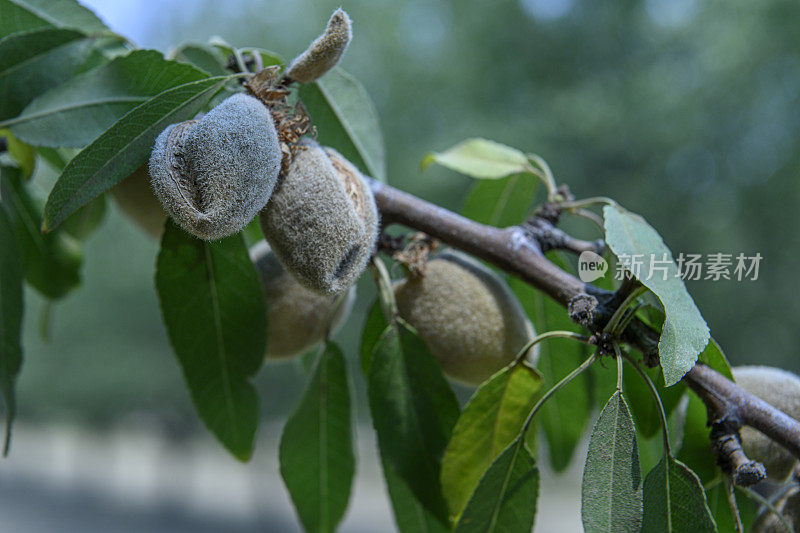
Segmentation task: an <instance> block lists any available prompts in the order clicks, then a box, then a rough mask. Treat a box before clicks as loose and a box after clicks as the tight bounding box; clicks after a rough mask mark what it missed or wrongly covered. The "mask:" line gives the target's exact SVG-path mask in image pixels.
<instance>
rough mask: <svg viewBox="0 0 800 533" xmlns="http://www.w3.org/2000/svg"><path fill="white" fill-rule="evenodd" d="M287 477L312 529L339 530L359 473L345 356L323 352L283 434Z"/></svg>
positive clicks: (329, 349) (282, 454)
mask: <svg viewBox="0 0 800 533" xmlns="http://www.w3.org/2000/svg"><path fill="white" fill-rule="evenodd" d="M280 462H281V476H282V477H283V481H284V483H286V487H287V488H288V489H289V494H290V495H291V496H292V501H293V502H294V506H295V508H296V509H297V514H298V515H299V516H300V521H301V522H302V523H303V526H304V527H305V530H306V531H309V532H333V531H334V530H335V529H336V525H337V524H338V523H339V521H340V520H341V519H342V516H344V512H345V509H347V502H348V500H349V499H350V489H351V487H352V483H353V473H354V472H355V455H354V453H353V423H352V420H351V414H350V390H349V387H348V384H347V369H346V367H345V360H344V355H342V352H341V350H340V349H339V348H338V347H337V346H336V345H335V344H328V345H327V346H325V347H324V349H323V350H321V351H320V354H319V358H318V359H317V363H316V365H315V367H314V369H313V372H312V374H311V377H310V379H309V381H308V385H307V386H306V389H305V391H304V392H303V397H302V398H301V399H300V403H299V405H298V406H297V408H296V409H295V410H294V412H293V413H292V415H291V416H290V417H289V420H288V421H287V422H286V427H285V428H284V430H283V435H282V436H281V444H280Z"/></svg>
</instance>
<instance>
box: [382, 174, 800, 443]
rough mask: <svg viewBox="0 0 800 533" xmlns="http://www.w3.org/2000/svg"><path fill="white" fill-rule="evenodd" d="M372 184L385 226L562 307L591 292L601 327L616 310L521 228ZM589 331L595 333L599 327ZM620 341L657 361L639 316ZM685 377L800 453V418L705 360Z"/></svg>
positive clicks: (708, 400) (654, 340) (707, 397)
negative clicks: (482, 264) (489, 268)
mask: <svg viewBox="0 0 800 533" xmlns="http://www.w3.org/2000/svg"><path fill="white" fill-rule="evenodd" d="M369 183H370V186H371V188H372V191H373V193H374V194H375V200H376V202H377V204H378V210H379V211H380V213H381V219H382V221H383V223H384V225H385V226H388V225H390V224H394V223H396V224H402V225H404V226H407V227H409V228H413V229H416V230H419V231H423V232H425V233H427V234H428V235H430V236H431V237H434V238H436V239H438V240H440V241H442V242H443V243H445V244H448V245H450V246H453V247H455V248H459V249H461V250H463V251H464V252H467V253H469V254H472V255H474V256H475V257H478V258H480V259H483V260H485V261H487V262H489V263H491V264H493V265H494V266H496V267H498V268H500V269H502V270H505V271H506V272H508V273H510V274H512V275H514V276H517V277H518V278H520V279H522V280H523V281H525V282H527V283H530V284H531V285H532V286H533V287H535V288H537V289H539V290H541V291H542V292H543V293H544V294H546V295H547V296H549V297H550V298H552V299H553V300H555V301H556V302H558V303H559V304H561V305H563V306H564V307H566V306H568V305H569V303H570V301H572V299H573V298H575V297H576V296H579V295H591V296H593V297H594V298H595V300H596V301H597V305H596V308H595V309H594V310H593V313H592V316H593V318H594V320H596V321H597V322H596V324H598V325H599V326H600V329H601V328H602V326H603V325H604V324H605V322H606V321H607V320H608V319H610V318H611V315H612V314H613V313H614V310H615V309H616V307H615V306H611V305H609V303H610V302H611V300H613V294H614V293H610V292H609V291H604V290H602V289H599V288H598V287H595V286H593V285H591V284H587V283H583V282H582V281H581V280H579V279H578V278H576V277H575V276H573V275H572V274H570V273H569V272H566V271H564V270H562V269H561V268H559V267H558V266H556V265H555V264H553V263H552V262H550V261H549V260H548V259H547V258H546V257H545V256H544V254H542V251H541V248H540V247H539V244H538V243H537V242H535V241H532V240H531V239H530V238H529V237H528V236H527V235H526V233H525V231H524V230H523V229H522V228H520V227H518V226H512V227H510V228H504V229H500V228H495V227H492V226H486V225H484V224H479V223H477V222H475V221H472V220H469V219H467V218H465V217H462V216H460V215H457V214H455V213H453V212H452V211H448V210H447V209H444V208H442V207H439V206H437V205H435V204H432V203H430V202H427V201H425V200H422V199H420V198H417V197H415V196H413V195H411V194H408V193H405V192H402V191H400V190H398V189H395V188H394V187H390V186H389V185H386V184H383V183H380V182H378V181H375V180H369ZM595 200H596V201H595V202H594V203H609V202H610V200H608V199H606V198H600V199H595ZM588 204H589V202H587V201H581V202H571V203H570V202H565V203H564V204H562V206H563V207H565V208H566V207H573V208H578V207H583V206H584V205H588ZM589 330H590V331H593V332H594V331H597V330H598V327H597V326H594V327H590V328H589ZM621 340H622V341H623V342H625V343H628V344H630V345H631V346H633V347H635V348H636V349H637V350H638V351H640V352H641V353H642V354H644V356H645V362H647V364H648V365H653V364H655V363H657V361H658V341H659V333H658V332H657V331H655V330H654V329H653V328H652V327H650V326H649V325H647V324H645V323H644V322H643V321H642V320H640V319H639V318H634V319H633V320H632V321H631V323H630V325H629V326H628V327H627V328H626V329H625V331H624V332H623V333H622V335H621ZM683 382H684V383H685V384H687V385H688V386H689V387H691V388H692V389H693V390H694V391H695V392H696V393H697V394H698V396H699V397H700V399H701V400H703V402H704V403H705V404H706V405H712V406H713V405H719V406H721V408H722V409H723V411H720V412H730V413H731V414H735V415H738V417H739V419H740V420H741V421H742V423H744V424H747V425H749V426H752V427H754V428H756V429H757V430H759V431H761V432H762V433H763V434H765V435H766V436H767V437H769V438H771V439H772V440H774V441H775V442H777V443H778V444H781V445H782V446H784V447H785V448H786V449H788V450H790V451H791V452H792V454H793V455H794V456H795V457H798V458H800V422H798V421H797V420H795V419H793V418H791V417H789V416H787V415H786V414H784V413H782V412H781V411H779V410H778V409H775V408H774V407H772V406H771V405H769V404H768V403H766V402H764V401H762V400H759V399H758V398H756V397H755V396H753V395H752V394H750V393H748V392H747V391H745V390H744V389H742V388H741V387H738V386H737V385H736V384H735V383H733V382H732V381H730V380H729V379H727V378H725V377H724V376H723V375H722V374H720V373H719V372H716V371H715V370H713V369H711V368H709V367H707V366H705V365H703V364H696V365H695V366H694V367H693V368H692V369H691V370H689V372H687V374H686V375H685V376H684V377H683ZM726 410H727V411H726Z"/></svg>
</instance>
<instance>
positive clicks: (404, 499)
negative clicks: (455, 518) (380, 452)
mask: <svg viewBox="0 0 800 533" xmlns="http://www.w3.org/2000/svg"><path fill="white" fill-rule="evenodd" d="M381 465H382V466H383V475H384V478H385V479H386V488H387V489H388V491H389V500H390V501H391V503H392V511H394V521H395V524H397V529H398V531H400V533H446V532H448V531H451V529H450V527H449V526H448V525H446V524H445V523H443V522H442V521H441V519H440V518H437V517H436V516H435V515H434V514H433V513H431V511H429V510H428V509H427V508H426V507H425V506H424V505H422V504H421V503H420V502H419V500H418V499H417V497H416V496H415V495H414V493H413V492H412V490H411V489H410V488H409V486H408V484H407V483H406V482H405V481H404V480H403V478H401V477H400V476H398V475H397V473H396V472H395V471H394V467H393V466H392V465H391V464H389V463H387V462H386V460H384V459H381Z"/></svg>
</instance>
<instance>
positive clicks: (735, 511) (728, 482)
mask: <svg viewBox="0 0 800 533" xmlns="http://www.w3.org/2000/svg"><path fill="white" fill-rule="evenodd" d="M725 496H726V497H727V499H728V507H730V510H731V514H732V515H733V521H734V522H735V527H736V533H744V526H743V525H742V517H741V516H740V515H739V505H738V504H737V503H736V492H735V491H734V485H733V480H732V479H731V478H730V476H725Z"/></svg>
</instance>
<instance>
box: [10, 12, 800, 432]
mask: <svg viewBox="0 0 800 533" xmlns="http://www.w3.org/2000/svg"><path fill="white" fill-rule="evenodd" d="M85 3H86V4H87V5H89V6H91V7H93V8H95V9H96V10H97V12H98V14H99V15H100V16H101V17H102V18H103V19H104V20H105V21H106V22H107V23H108V24H109V25H110V26H111V27H112V28H113V29H115V30H116V31H118V32H120V33H122V34H124V35H126V36H128V37H130V38H131V39H132V40H133V41H134V42H136V43H137V44H138V45H139V46H142V47H153V48H157V49H160V50H162V51H164V52H166V51H167V50H168V49H169V48H170V47H171V46H173V45H176V44H178V43H182V42H185V41H197V42H204V41H206V40H207V39H208V38H209V37H211V36H212V35H220V36H222V37H223V38H224V39H226V40H228V41H229V42H231V43H232V44H234V45H238V46H259V47H263V48H268V49H272V50H275V51H277V52H279V53H281V54H283V55H284V56H286V57H287V58H291V57H293V56H294V54H296V53H298V52H300V51H301V50H302V49H303V48H304V47H305V45H306V44H307V43H308V42H309V41H310V40H311V39H312V38H314V37H315V36H316V35H317V34H318V33H319V32H320V31H321V30H322V28H323V27H324V24H325V22H326V21H327V18H328V16H329V15H330V13H331V12H332V11H333V9H335V8H336V7H338V6H339V5H340V2H339V1H327V0H326V1H314V2H311V1H310V0H294V1H290V2H285V1H284V2H269V1H255V0H228V1H226V2H214V1H210V0H202V1H190V0H181V1H179V0H158V1H133V0H91V1H87V2H85ZM342 6H343V7H344V8H345V9H346V10H347V11H348V12H349V13H350V15H351V17H352V19H353V20H354V35H355V37H354V40H353V42H352V44H351V46H350V48H349V50H348V53H347V54H346V56H345V58H344V61H343V67H344V68H345V69H347V70H348V71H350V72H351V73H352V74H354V75H355V76H356V77H358V78H359V79H360V80H361V81H362V82H363V84H364V85H365V86H366V88H367V90H368V91H369V92H370V93H371V95H372V96H373V98H374V100H375V103H376V106H377V109H378V112H379V114H380V118H381V121H382V125H383V128H384V136H385V140H386V146H387V158H388V169H389V181H390V183H391V184H392V185H394V186H396V187H399V188H401V189H404V190H407V191H409V192H411V193H414V194H416V195H419V196H421V197H423V198H426V199H428V200H431V201H433V202H436V203H438V204H440V205H443V206H445V207H448V208H451V209H458V208H459V206H460V204H461V202H462V201H463V198H464V195H465V193H466V191H467V189H468V187H469V185H470V182H469V180H468V179H467V178H464V177H462V176H459V175H456V174H455V173H452V172H449V171H446V170H444V169H441V168H431V169H428V170H426V171H425V172H424V173H422V172H420V170H419V162H420V160H421V158H422V156H423V155H424V154H425V153H426V152H427V151H430V150H443V149H446V148H448V147H450V146H451V145H453V144H455V143H457V142H459V141H461V140H463V139H464V138H467V137H471V136H482V137H486V138H490V139H494V140H497V141H500V142H503V143H506V144H509V145H512V146H515V147H518V148H520V149H523V150H525V151H531V152H536V153H538V154H540V155H542V156H543V157H544V158H545V159H546V160H547V161H548V162H549V163H550V165H551V167H552V169H553V171H554V173H555V175H556V178H557V179H558V180H559V181H560V182H563V183H568V184H569V185H570V187H571V189H572V191H573V192H574V193H575V195H576V196H577V197H588V196H594V195H604V196H610V197H612V198H614V199H616V200H618V201H619V202H620V203H622V204H623V205H624V206H626V207H627V208H629V209H631V210H633V211H636V212H638V213H641V214H642V215H644V216H645V217H646V218H647V219H648V220H649V221H650V222H651V224H653V226H655V227H656V228H657V229H658V230H659V231H660V232H661V234H662V235H663V236H664V239H665V241H666V243H667V244H668V245H669V246H670V247H671V249H672V250H673V251H674V252H675V253H676V254H677V253H679V252H685V253H703V254H707V253H716V252H723V253H732V254H734V255H735V254H738V253H739V252H744V253H745V254H746V255H753V254H755V253H756V252H759V253H761V255H762V256H763V261H762V264H761V271H760V276H759V279H758V280H757V281H745V282H736V281H728V282H725V281H719V282H711V281H698V282H690V283H689V291H690V292H691V294H692V295H693V296H694V298H695V300H696V301H697V303H698V305H699V307H700V309H701V310H702V312H703V314H704V316H705V318H706V320H707V321H708V323H709V325H710V326H711V330H712V333H713V335H714V336H715V337H716V338H717V339H718V340H719V341H720V343H721V344H722V346H723V347H724V348H725V350H726V352H727V354H728V356H729V358H730V359H731V361H732V362H733V363H735V364H741V363H746V362H751V363H760V364H770V365H778V366H782V367H785V368H789V369H791V370H794V371H798V370H800V362H798V359H797V357H796V355H795V347H794V344H795V343H794V340H795V337H796V335H797V334H796V330H795V326H792V324H797V323H798V322H800V300H798V298H797V296H796V294H797V293H798V287H800V280H798V279H797V278H796V277H795V273H796V272H797V271H798V268H797V263H796V261H797V259H798V257H800V254H799V253H798V252H800V239H797V238H796V236H794V231H795V228H797V227H798V222H800V215H798V211H797V205H798V203H799V202H798V200H800V186H798V184H797V175H798V169H799V167H800V149H799V148H800V135H799V134H798V133H799V132H798V128H799V127H800V32H798V30H797V29H798V21H800V4H798V3H797V2H796V1H795V0H761V1H759V2H752V1H749V0H729V1H727V2H715V1H709V2H700V1H697V0H648V1H634V0H621V1H617V2H593V1H589V0H519V1H497V2H486V1H478V0H461V1H449V2H448V1H421V0H420V1H409V2H400V1H394V2H390V1H388V0H371V1H366V0H362V1H349V0H347V1H345V2H344V3H343V4H342ZM573 227H576V228H577V230H578V232H579V234H581V235H582V236H584V237H591V238H596V237H597V235H596V233H595V231H596V230H594V229H593V228H592V227H589V226H588V225H583V224H580V225H573ZM156 253H157V243H156V242H154V241H151V240H149V239H148V238H146V237H145V236H144V235H143V234H142V233H140V232H139V231H138V230H137V229H136V228H134V227H133V226H132V225H131V224H130V223H129V222H128V221H127V220H125V219H124V218H123V217H122V216H121V215H120V214H119V212H118V211H117V210H116V208H115V206H112V209H111V212H110V213H109V215H108V220H107V221H106V224H105V225H104V226H103V228H102V229H101V230H100V231H98V232H97V233H96V234H95V235H94V236H93V237H92V239H91V240H90V241H89V243H88V244H87V248H86V251H85V256H86V263H85V268H84V271H83V278H84V285H83V287H82V288H81V289H80V290H78V291H77V292H75V293H73V294H71V295H70V296H69V297H68V298H67V299H66V300H65V301H63V302H59V303H57V304H55V305H54V306H53V308H52V309H51V310H50V335H49V336H50V339H49V341H44V340H42V338H41V335H40V329H41V323H42V321H43V320H45V318H43V317H45V316H46V315H45V313H46V308H45V305H44V304H43V302H42V301H41V299H40V298H39V297H38V296H37V295H35V294H34V293H33V292H32V291H28V293H27V305H28V307H27V309H26V335H25V343H26V359H25V363H24V367H23V370H22V373H21V377H20V379H19V395H18V396H19V409H20V412H21V416H22V417H23V418H24V419H27V420H29V421H35V420H51V419H54V418H59V419H64V418H66V419H69V420H74V421H77V422H83V423H97V424H99V425H105V424H110V423H113V422H119V421H120V419H125V418H127V417H137V418H145V419H148V420H152V421H154V423H156V424H157V425H159V426H164V428H165V429H166V430H167V431H166V432H167V433H169V434H172V435H178V436H180V435H187V434H190V433H192V432H193V431H195V430H196V429H197V428H198V427H199V422H198V421H197V419H196V417H195V415H194V414H193V410H192V408H191V405H190V402H189V398H188V393H187V392H186V389H185V387H184V385H183V380H182V377H181V375H180V370H179V368H178V366H177V363H176V362H175V360H174V358H173V356H172V354H171V351H170V349H169V346H168V343H167V339H166V335H165V332H164V328H163V326H162V324H161V320H160V313H159V309H158V304H157V301H156V296H155V292H154V289H153V274H154V264H155V256H156ZM360 289H361V290H360V300H359V302H360V304H359V307H361V308H363V306H365V305H366V304H367V303H369V301H370V300H371V298H372V292H371V288H370V287H369V280H367V279H365V280H362V283H361V286H360ZM362 320H363V313H359V312H357V313H354V314H353V316H352V317H351V319H350V321H349V322H348V324H347V325H346V326H345V328H344V329H343V331H342V332H340V334H339V340H340V341H341V343H342V345H343V347H344V348H345V349H346V351H347V352H348V353H349V354H350V355H351V357H352V358H353V359H355V358H356V353H357V345H358V337H359V326H360V324H361V322H362ZM356 370H357V368H356V365H351V372H352V374H353V376H354V377H355V376H356ZM303 381H304V379H303V372H302V369H301V367H300V365H299V364H298V363H297V362H289V363H281V364H268V365H266V366H265V367H264V368H263V370H262V371H261V373H260V374H259V376H258V378H257V385H258V388H259V390H260V392H261V395H262V411H263V413H264V416H265V417H267V418H276V419H278V418H279V419H283V418H285V416H286V414H287V412H288V411H289V409H290V408H291V406H292V405H293V404H294V403H295V401H296V399H297V397H298V395H299V390H300V388H301V387H302V384H303ZM354 382H356V383H357V386H358V387H359V388H361V387H362V384H361V382H360V380H357V379H354ZM362 392H363V391H362ZM358 409H359V410H360V411H362V413H363V411H364V409H365V407H364V403H363V401H362V402H358Z"/></svg>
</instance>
